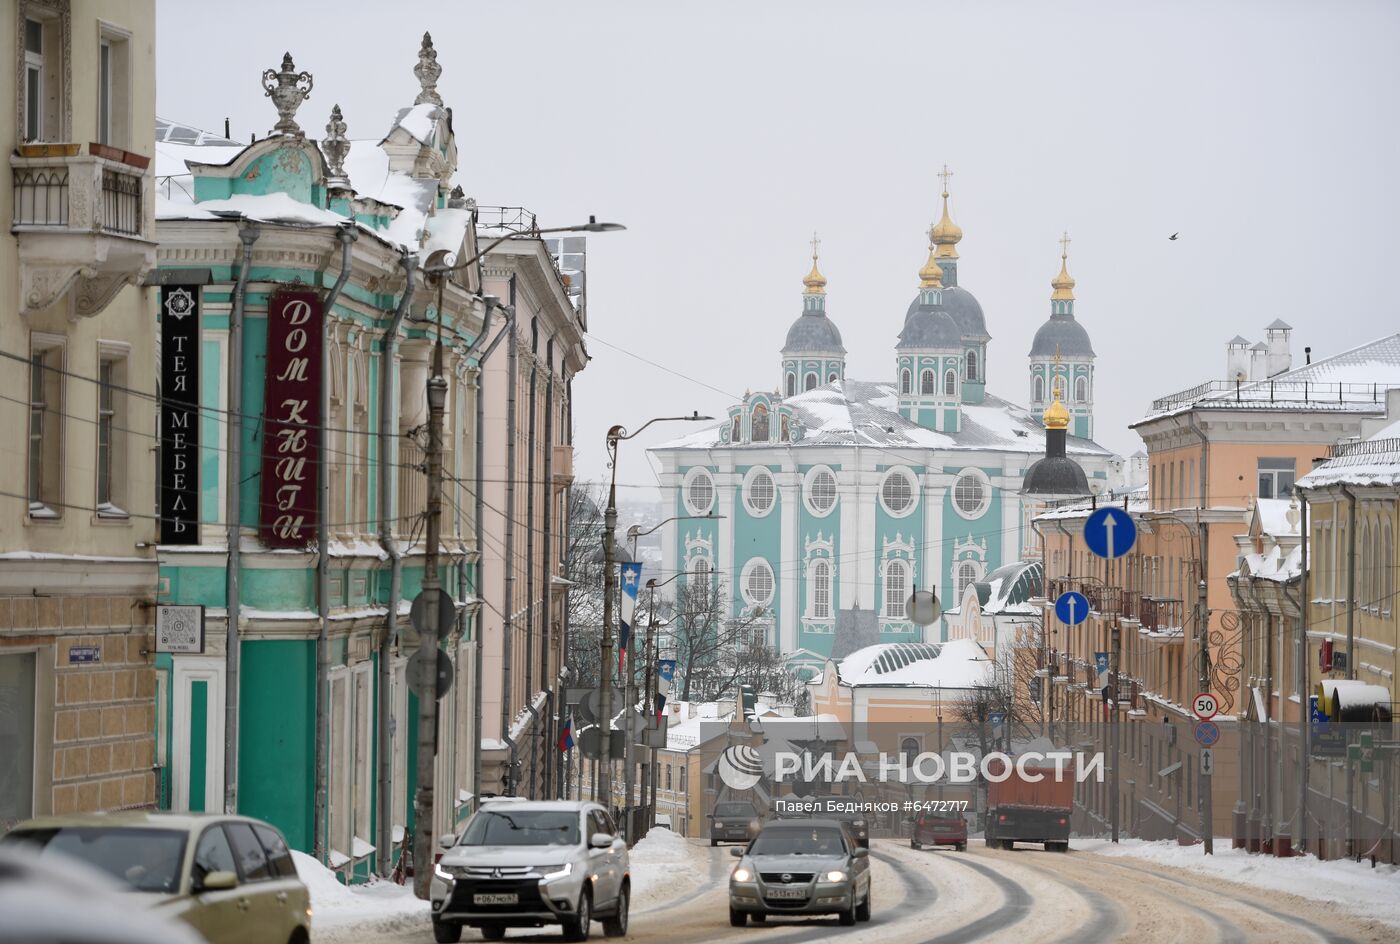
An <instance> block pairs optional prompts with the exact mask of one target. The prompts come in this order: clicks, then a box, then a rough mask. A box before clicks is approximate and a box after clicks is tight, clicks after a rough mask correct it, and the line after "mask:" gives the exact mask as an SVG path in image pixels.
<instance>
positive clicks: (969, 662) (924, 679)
mask: <svg viewBox="0 0 1400 944" xmlns="http://www.w3.org/2000/svg"><path fill="white" fill-rule="evenodd" d="M991 669H992V662H991V659H990V658H988V656H987V654H986V652H984V651H983V650H982V647H981V646H979V645H978V644H977V643H975V642H973V641H972V640H971V639H951V640H949V641H948V642H945V643H932V642H892V643H881V644H879V645H876V646H866V647H865V648H864V649H860V650H857V651H856V652H853V653H851V654H850V655H849V656H847V657H846V658H844V659H842V660H841V661H840V662H839V663H837V666H836V673H837V677H838V678H839V679H840V682H841V684H842V685H846V686H849V687H853V688H854V687H858V686H890V687H906V688H907V687H913V688H973V687H975V686H977V685H980V684H984V683H986V682H987V681H988V680H989V679H990V677H991Z"/></svg>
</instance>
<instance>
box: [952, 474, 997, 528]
mask: <svg viewBox="0 0 1400 944" xmlns="http://www.w3.org/2000/svg"><path fill="white" fill-rule="evenodd" d="M990 503H991V501H990V495H989V488H988V482H987V481H986V478H985V476H984V475H982V474H979V473H978V471H977V470H975V469H964V470H963V471H962V473H961V474H960V475H959V476H958V479H957V481H956V482H954V483H953V507H954V508H956V509H957V512H958V514H960V515H962V516H963V517H964V518H969V519H971V518H980V517H982V515H983V514H984V513H985V512H986V510H987V506H988V505H989V504H990Z"/></svg>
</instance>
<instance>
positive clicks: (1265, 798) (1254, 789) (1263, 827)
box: [1241, 576, 1274, 852]
mask: <svg viewBox="0 0 1400 944" xmlns="http://www.w3.org/2000/svg"><path fill="white" fill-rule="evenodd" d="M1248 593H1249V599H1250V601H1251V603H1252V604H1253V607H1254V611H1255V612H1256V613H1257V614H1258V616H1257V618H1256V630H1257V632H1256V634H1255V635H1256V638H1257V639H1259V640H1262V641H1263V644H1264V652H1263V656H1264V658H1263V660H1262V661H1263V663H1264V664H1263V669H1264V698H1263V703H1264V710H1265V712H1267V715H1268V716H1267V717H1264V718H1260V719H1258V722H1260V723H1262V725H1263V728H1264V730H1263V734H1264V761H1263V763H1262V764H1260V765H1259V767H1258V768H1257V770H1256V769H1254V768H1252V765H1253V763H1254V755H1255V752H1256V751H1257V750H1258V741H1259V737H1258V733H1257V732H1258V729H1259V724H1254V725H1250V732H1249V757H1248V760H1249V764H1250V765H1251V771H1250V777H1249V792H1248V794H1247V795H1248V797H1249V801H1250V813H1249V819H1248V821H1247V823H1248V827H1247V836H1248V839H1247V845H1246V849H1247V851H1249V852H1268V851H1269V850H1270V849H1271V848H1272V846H1273V827H1274V820H1273V815H1274V811H1273V806H1272V804H1273V789H1272V787H1271V783H1270V778H1271V777H1272V776H1273V770H1272V769H1271V767H1272V765H1273V752H1274V745H1273V739H1272V737H1271V735H1270V734H1269V726H1270V723H1271V722H1272V721H1273V710H1272V709H1271V708H1270V706H1269V702H1270V699H1271V698H1272V697H1273V693H1272V685H1273V674H1274V667H1273V650H1272V648H1271V646H1270V642H1271V638H1270V633H1269V607H1268V604H1267V603H1265V602H1264V601H1263V600H1261V599H1260V598H1259V593H1258V588H1257V585H1256V581H1255V578H1254V577H1252V576H1251V577H1250V578H1249V584H1248ZM1246 625H1248V624H1246ZM1254 642H1255V640H1254V639H1245V640H1244V641H1243V645H1244V647H1245V650H1246V651H1248V650H1249V649H1250V648H1251V647H1252V646H1253V644H1254ZM1258 678H1259V677H1258V676H1252V677H1251V681H1257V680H1258ZM1241 776H1243V766H1242V768H1241ZM1261 781H1262V784H1261ZM1241 795H1242V796H1244V795H1245V794H1244V793H1242V794H1241ZM1266 836H1267V837H1268V844H1269V845H1268V847H1267V848H1266V846H1265V837H1266Z"/></svg>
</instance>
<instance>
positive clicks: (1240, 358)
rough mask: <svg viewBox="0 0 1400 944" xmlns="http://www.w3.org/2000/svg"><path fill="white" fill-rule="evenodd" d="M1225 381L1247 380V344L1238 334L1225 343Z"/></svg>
mask: <svg viewBox="0 0 1400 944" xmlns="http://www.w3.org/2000/svg"><path fill="white" fill-rule="evenodd" d="M1225 379H1226V380H1248V379H1249V342H1248V341H1246V340H1245V339H1244V338H1242V337H1240V336H1239V335H1238V334H1237V335H1235V336H1234V337H1233V338H1231V339H1230V340H1229V341H1226V342H1225Z"/></svg>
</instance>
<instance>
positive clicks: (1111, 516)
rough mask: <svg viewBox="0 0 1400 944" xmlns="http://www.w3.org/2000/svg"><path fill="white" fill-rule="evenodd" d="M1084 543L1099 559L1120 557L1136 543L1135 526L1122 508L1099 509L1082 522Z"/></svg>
mask: <svg viewBox="0 0 1400 944" xmlns="http://www.w3.org/2000/svg"><path fill="white" fill-rule="evenodd" d="M1084 543H1085V544H1086V545H1087V546H1088V548H1089V550H1090V551H1092V552H1093V553H1094V554H1096V555H1097V556H1099V557H1122V556H1123V555H1124V554H1126V553H1128V552H1129V551H1131V550H1132V549H1133V545H1134V544H1136V543H1137V525H1136V524H1134V523H1133V516H1132V515H1130V514H1128V513H1127V512H1126V511H1124V510H1123V509H1122V508H1115V507H1113V506H1112V505H1110V506H1108V507H1106V508H1100V509H1099V510H1098V511H1096V512H1094V513H1093V514H1092V515H1090V516H1089V520H1087V521H1085V522H1084Z"/></svg>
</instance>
